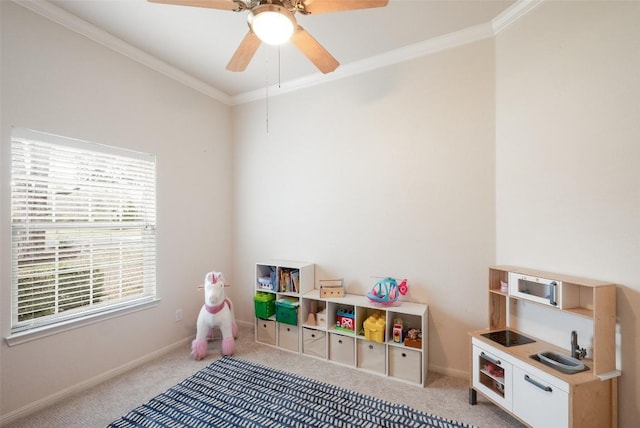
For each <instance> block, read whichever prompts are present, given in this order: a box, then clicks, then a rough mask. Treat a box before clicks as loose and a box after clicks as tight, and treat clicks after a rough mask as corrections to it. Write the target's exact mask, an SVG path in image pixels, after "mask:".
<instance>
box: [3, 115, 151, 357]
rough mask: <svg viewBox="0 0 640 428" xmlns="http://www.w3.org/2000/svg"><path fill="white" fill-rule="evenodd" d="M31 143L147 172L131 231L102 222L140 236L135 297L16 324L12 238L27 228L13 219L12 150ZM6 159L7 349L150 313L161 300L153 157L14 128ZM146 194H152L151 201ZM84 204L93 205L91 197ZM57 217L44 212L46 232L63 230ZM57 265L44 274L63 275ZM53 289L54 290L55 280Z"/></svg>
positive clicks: (86, 226)
mask: <svg viewBox="0 0 640 428" xmlns="http://www.w3.org/2000/svg"><path fill="white" fill-rule="evenodd" d="M33 143H36V144H39V145H40V147H47V150H50V151H51V153H56V152H55V150H57V149H60V150H70V151H73V152H74V153H76V154H77V155H78V157H79V158H81V157H82V156H99V157H103V156H106V158H107V159H113V160H114V161H113V162H114V163H113V164H109V165H111V167H113V166H115V165H118V166H119V167H122V165H124V166H125V167H126V165H127V163H128V162H139V161H142V162H143V163H144V165H145V166H146V167H147V168H149V170H148V171H147V172H146V173H145V174H147V175H145V176H144V177H145V181H146V187H144V189H145V192H144V195H143V196H142V197H141V200H143V201H142V202H141V203H142V204H145V212H144V214H142V215H140V217H141V218H142V220H141V221H136V222H135V224H134V225H132V224H129V223H125V222H124V220H120V223H119V222H117V221H114V220H113V219H111V220H107V221H105V222H104V225H105V227H106V228H107V230H109V227H110V228H116V229H117V228H118V225H120V226H121V227H120V230H129V231H132V232H133V233H134V234H136V233H137V234H139V237H140V239H142V241H141V243H139V244H137V246H134V247H133V248H134V249H138V250H139V251H141V253H140V254H142V255H143V256H144V257H143V259H144V261H143V262H141V263H142V267H141V268H140V269H141V270H142V272H141V273H138V276H139V278H140V284H139V285H138V286H136V287H135V289H136V291H135V293H137V294H134V295H132V296H128V297H124V298H110V299H108V300H107V303H99V304H95V305H94V301H93V300H89V302H88V303H87V304H84V305H80V306H79V307H77V308H75V309H72V310H70V311H68V313H62V311H58V310H57V309H56V310H54V313H53V314H49V315H44V316H38V317H35V318H34V319H33V320H31V321H28V320H27V321H24V320H23V321H20V320H19V316H18V306H19V304H18V273H17V272H18V261H17V260H18V258H17V257H18V256H17V255H18V253H20V251H19V250H18V244H17V242H19V239H18V238H16V236H18V234H19V233H20V231H24V230H27V233H28V227H27V228H25V226H24V224H20V223H19V221H18V220H19V219H20V218H23V217H20V215H19V214H16V215H15V216H14V208H15V207H14V187H16V182H17V180H14V178H15V177H17V174H14V169H16V168H15V165H14V164H15V163H16V162H14V150H16V151H17V149H15V148H14V144H15V145H23V146H26V145H28V144H33ZM43 145H44V146H43ZM61 146H62V148H61ZM56 157H57V155H54V156H52V157H48V158H46V159H47V161H49V162H51V163H48V164H47V165H48V166H51V165H54V163H53V161H51V159H54V158H56ZM10 158H11V160H10V165H11V186H10V189H11V195H10V197H9V205H10V213H9V218H10V221H9V223H10V228H11V240H10V241H11V243H10V249H9V254H10V257H11V269H10V275H11V283H10V287H11V290H10V293H9V295H10V298H11V303H10V308H8V309H9V312H10V320H11V326H10V332H9V335H8V336H7V337H5V340H6V342H7V344H8V345H9V346H13V345H15V344H18V343H23V342H27V341H31V340H34V339H37V338H40V337H44V336H48V335H50V334H57V333H59V332H61V331H66V330H69V329H73V328H77V327H80V326H84V325H89V324H93V323H96V322H100V321H103V320H106V319H110V318H113V317H116V316H121V315H124V314H127V313H132V312H136V311H139V310H143V309H148V308H150V307H154V306H156V305H157V304H158V302H159V301H160V299H159V298H158V296H157V287H156V279H157V275H156V267H157V266H156V265H157V255H158V247H157V233H156V226H157V218H156V213H157V190H156V188H157V166H156V157H155V155H152V154H147V153H140V152H135V151H131V150H127V149H121V148H117V147H112V146H106V145H102V144H97V143H91V142H87V141H82V140H77V139H72V138H68V137H62V136H57V135H52V134H47V133H43V132H39V131H33V130H30V129H24V128H15V127H14V128H12V132H11V156H10ZM121 159H122V164H121V165H120V164H118V162H120V160H121ZM56 160H57V159H56ZM83 160H84V159H83ZM76 162H77V160H76ZM76 165H77V164H76ZM92 166H93V164H92ZM47 171H49V170H47ZM106 177H107V178H106V180H108V179H114V177H116V175H107V176H106ZM53 181H54V178H53V176H50V175H48V174H47V175H46V179H45V180H44V182H46V184H47V186H50V185H51V183H52V182H53ZM129 182H131V180H129ZM100 184H102V182H100ZM16 189H17V187H16ZM46 189H47V190H46V191H47V192H48V191H49V188H48V187H46ZM111 191H113V188H111ZM147 192H150V195H149V194H148V193H147ZM16 194H17V195H18V194H19V192H18V191H16ZM86 198H87V199H91V197H90V196H88V197H86ZM17 199H18V197H17V196H16V200H17ZM45 200H46V203H47V204H49V203H50V201H49V198H47V199H45ZM83 201H84V199H83V198H78V199H74V202H75V203H76V204H78V205H79V206H80V207H81V209H79V210H78V212H79V213H81V214H84V213H86V212H91V210H90V209H87V208H86V207H85V206H83V205H82V202H83ZM127 201H128V200H127ZM16 206H17V205H16ZM147 206H150V207H152V208H149V210H150V211H149V213H148V214H147V211H146V207H147ZM83 210H86V211H83ZM26 211H30V210H29V209H28V208H27V209H26ZM57 212H59V211H57V207H56V206H54V207H53V208H52V209H51V210H50V211H47V214H46V216H44V217H43V218H45V220H49V221H51V224H52V225H53V226H52V227H51V228H49V227H46V229H47V230H62V229H64V226H65V225H64V221H62V222H60V223H59V224H56V221H55V220H52V218H55V215H56V213H57ZM30 215H31V214H30V213H28V214H26V215H25V217H24V218H31V217H29V216H30ZM14 219H18V220H15V221H14ZM71 221H74V222H75V223H71V224H72V225H73V229H77V230H79V231H80V230H82V231H86V230H94V231H95V230H96V229H98V228H96V224H98V223H97V222H94V221H92V220H85V221H83V220H82V219H79V220H71ZM45 222H46V221H45ZM76 226H77V227H76ZM125 226H126V227H125ZM78 233H79V234H80V233H82V232H78ZM123 239H124V238H122V237H120V238H119V241H114V242H122V241H123ZM14 241H15V242H14ZM93 241H95V239H93V238H92V239H86V238H83V239H81V240H80V242H81V244H82V245H87V244H89V246H90V247H93ZM147 244H149V245H147ZM78 248H81V247H78ZM105 251H106V252H108V250H105ZM147 256H151V257H152V259H151V261H150V262H147V261H146V257H147ZM89 257H90V258H92V257H94V256H93V255H91V256H89ZM92 260H93V259H92ZM61 263H62V262H60V261H58V260H57V259H56V261H55V262H54V263H53V265H54V268H53V269H51V270H48V271H47V272H52V273H59V272H60V271H61V270H60V264H61ZM79 265H83V263H82V262H80V263H79ZM116 265H117V268H116V271H117V272H121V271H122V270H123V269H124V268H123V265H122V264H121V263H117V264H116ZM74 278H75V277H74ZM74 282H76V280H75V279H74ZM55 283H56V284H58V282H57V280H56V282H55ZM88 284H89V287H88V289H90V290H94V288H95V286H96V283H95V282H94V281H93V280H91V281H88ZM132 288H134V287H132ZM60 293H61V292H60V290H59V289H57V288H56V291H55V293H54V295H55V296H56V299H57V298H58V296H59V294H60ZM92 293H93V291H91V292H89V291H83V294H82V296H84V297H85V298H86V297H88V296H89V297H90V296H91V295H92Z"/></svg>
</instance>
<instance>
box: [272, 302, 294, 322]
mask: <svg viewBox="0 0 640 428" xmlns="http://www.w3.org/2000/svg"><path fill="white" fill-rule="evenodd" d="M276 321H278V322H281V323H285V324H291V325H298V308H297V307H294V306H291V305H288V304H286V303H282V302H276Z"/></svg>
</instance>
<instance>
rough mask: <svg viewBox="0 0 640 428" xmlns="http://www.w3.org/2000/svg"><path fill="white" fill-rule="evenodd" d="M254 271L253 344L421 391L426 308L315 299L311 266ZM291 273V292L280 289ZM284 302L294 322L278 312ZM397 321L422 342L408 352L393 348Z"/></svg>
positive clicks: (349, 298) (264, 266) (352, 298)
mask: <svg viewBox="0 0 640 428" xmlns="http://www.w3.org/2000/svg"><path fill="white" fill-rule="evenodd" d="M255 269H256V279H255V296H254V305H256V341H258V342H260V343H264V344H267V345H271V346H277V347H278V348H281V349H284V350H287V351H290V352H298V353H300V354H302V355H305V356H308V357H311V358H317V359H322V360H325V361H329V362H333V363H336V364H341V365H345V366H349V367H353V368H354V369H357V370H364V371H367V372H370V373H374V374H377V375H380V376H388V377H389V378H391V379H395V380H398V381H401V382H406V383H410V384H414V385H420V386H424V383H425V380H426V378H427V371H428V352H427V344H428V330H427V316H428V306H427V305H424V304H420V303H413V302H397V303H395V304H394V305H391V306H384V305H380V304H378V303H373V302H371V301H370V300H369V299H368V298H367V297H365V296H359V295H351V294H347V295H345V296H342V297H335V296H334V297H320V292H319V289H317V288H314V283H315V279H314V265H313V264H310V263H301V262H282V261H277V262H269V263H258V264H256V268H255ZM295 270H297V271H298V272H299V277H298V279H297V281H298V286H297V287H296V291H295V292H294V291H293V290H292V289H291V288H289V289H288V288H287V287H283V286H282V284H283V283H286V282H287V278H292V272H293V271H295ZM294 283H295V282H294ZM265 293H267V294H269V293H271V294H273V296H274V304H275V310H276V314H274V315H273V316H270V317H268V319H262V318H260V317H259V315H264V314H265V313H269V310H270V309H269V307H270V306H269V305H270V300H269V299H268V298H267V297H268V296H264V294H265ZM283 300H286V301H288V302H295V304H297V305H296V306H295V317H292V316H291V315H292V312H291V311H292V310H291V308H289V307H288V306H286V307H284V308H283V307H282V302H283ZM278 302H280V305H278ZM292 305H294V303H292ZM283 309H284V312H279V310H280V311H282V310H283ZM310 315H311V316H310ZM292 319H295V321H296V322H295V323H294V322H292ZM396 319H398V320H402V325H403V330H404V331H405V332H406V331H408V330H410V329H416V330H420V332H421V334H422V340H421V341H418V342H413V343H412V346H406V345H405V342H404V340H402V341H400V342H394V340H393V337H394V336H393V321H394V320H396Z"/></svg>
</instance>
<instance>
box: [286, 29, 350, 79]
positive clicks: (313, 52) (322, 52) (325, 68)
mask: <svg viewBox="0 0 640 428" xmlns="http://www.w3.org/2000/svg"><path fill="white" fill-rule="evenodd" d="M291 41H292V42H293V44H294V45H296V46H297V48H298V49H300V50H301V51H302V53H303V54H304V56H306V57H307V58H309V60H310V61H311V62H312V63H314V64H315V66H316V67H318V69H319V70H320V71H321V72H323V73H324V74H327V73H330V72H332V71H333V70H335V69H336V68H338V66H339V65H340V63H339V62H338V60H337V59H335V58H334V57H333V56H332V55H331V54H330V53H329V51H328V50H326V49H325V48H324V47H323V46H322V45H321V44H320V43H318V41H317V40H316V39H314V38H313V36H311V34H309V33H307V31H306V30H305V29H304V28H302V27H301V26H300V25H298V28H297V29H296V31H295V32H294V33H293V36H291Z"/></svg>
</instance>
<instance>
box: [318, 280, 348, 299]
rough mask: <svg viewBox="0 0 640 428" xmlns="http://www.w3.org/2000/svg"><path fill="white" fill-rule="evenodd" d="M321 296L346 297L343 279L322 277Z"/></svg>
mask: <svg viewBox="0 0 640 428" xmlns="http://www.w3.org/2000/svg"><path fill="white" fill-rule="evenodd" d="M320 297H321V298H323V299H326V298H329V297H344V284H343V280H342V279H321V280H320Z"/></svg>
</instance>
